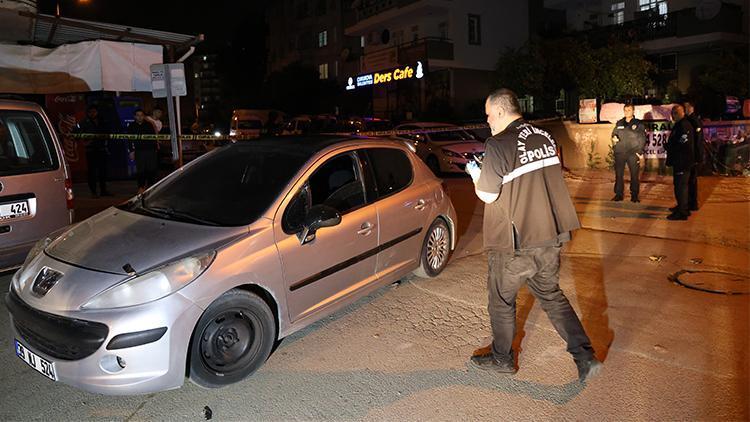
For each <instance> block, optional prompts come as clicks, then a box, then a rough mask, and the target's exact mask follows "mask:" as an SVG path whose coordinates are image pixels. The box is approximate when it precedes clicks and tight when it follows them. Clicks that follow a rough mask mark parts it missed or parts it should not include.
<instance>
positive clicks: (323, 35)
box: [318, 31, 328, 47]
mask: <svg viewBox="0 0 750 422" xmlns="http://www.w3.org/2000/svg"><path fill="white" fill-rule="evenodd" d="M327 45H328V31H322V32H318V47H325V46H327Z"/></svg>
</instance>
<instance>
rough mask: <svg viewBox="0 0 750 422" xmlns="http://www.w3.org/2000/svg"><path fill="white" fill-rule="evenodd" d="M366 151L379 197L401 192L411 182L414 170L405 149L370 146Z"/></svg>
mask: <svg viewBox="0 0 750 422" xmlns="http://www.w3.org/2000/svg"><path fill="white" fill-rule="evenodd" d="M366 152H367V157H368V159H369V162H370V166H369V167H370V168H371V169H372V173H373V176H374V179H375V186H376V189H377V193H378V199H379V198H383V197H386V196H389V195H392V194H394V193H396V192H399V191H401V190H403V189H405V188H406V187H408V186H409V185H410V184H411V182H412V180H413V179H414V170H413V169H412V164H411V160H409V157H408V156H407V155H406V153H405V152H404V151H402V150H400V149H395V148H369V149H367V150H366Z"/></svg>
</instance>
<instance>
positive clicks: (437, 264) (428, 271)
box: [414, 218, 451, 278]
mask: <svg viewBox="0 0 750 422" xmlns="http://www.w3.org/2000/svg"><path fill="white" fill-rule="evenodd" d="M450 241H451V234H450V230H449V229H448V225H447V224H446V223H445V221H444V220H443V219H442V218H438V219H437V220H435V222H434V223H432V225H431V226H430V229H429V230H428V231H427V236H425V239H424V243H423V244H422V253H421V255H420V262H419V263H420V265H419V268H417V269H416V270H415V271H414V274H416V275H417V276H418V277H425V278H427V277H435V276H437V275H438V274H440V273H441V272H442V271H443V269H445V266H446V265H447V264H448V258H449V257H450V250H451V248H450Z"/></svg>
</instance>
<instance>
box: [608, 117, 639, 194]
mask: <svg viewBox="0 0 750 422" xmlns="http://www.w3.org/2000/svg"><path fill="white" fill-rule="evenodd" d="M623 111H624V113H625V117H623V118H622V119H620V120H619V121H617V123H616V124H615V128H614V130H612V142H613V143H614V147H613V151H614V155H615V196H614V197H613V198H612V200H613V201H622V200H623V197H624V190H625V165H626V164H627V166H628V170H629V171H630V200H631V201H632V202H641V200H640V197H639V193H640V183H639V182H640V181H639V177H640V162H641V157H642V156H643V148H644V147H645V146H646V127H645V126H644V125H643V122H642V121H640V120H639V119H637V118H635V107H634V106H633V105H632V104H625V107H623Z"/></svg>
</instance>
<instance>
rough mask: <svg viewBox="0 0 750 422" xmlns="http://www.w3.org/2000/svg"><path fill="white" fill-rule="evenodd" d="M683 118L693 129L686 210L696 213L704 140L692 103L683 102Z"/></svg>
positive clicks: (704, 150)
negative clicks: (693, 161) (692, 160)
mask: <svg viewBox="0 0 750 422" xmlns="http://www.w3.org/2000/svg"><path fill="white" fill-rule="evenodd" d="M683 106H684V107H685V114H686V116H685V118H686V119H687V120H688V122H690V125H691V126H692V127H693V142H694V145H693V153H694V154H695V164H694V165H693V167H691V168H690V176H689V177H688V210H690V211H698V175H699V174H700V172H701V171H702V170H703V162H704V158H705V155H706V146H705V138H704V137H703V122H701V118H700V117H699V116H698V115H697V114H696V112H695V105H694V104H693V102H692V101H685V102H684V103H683Z"/></svg>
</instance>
